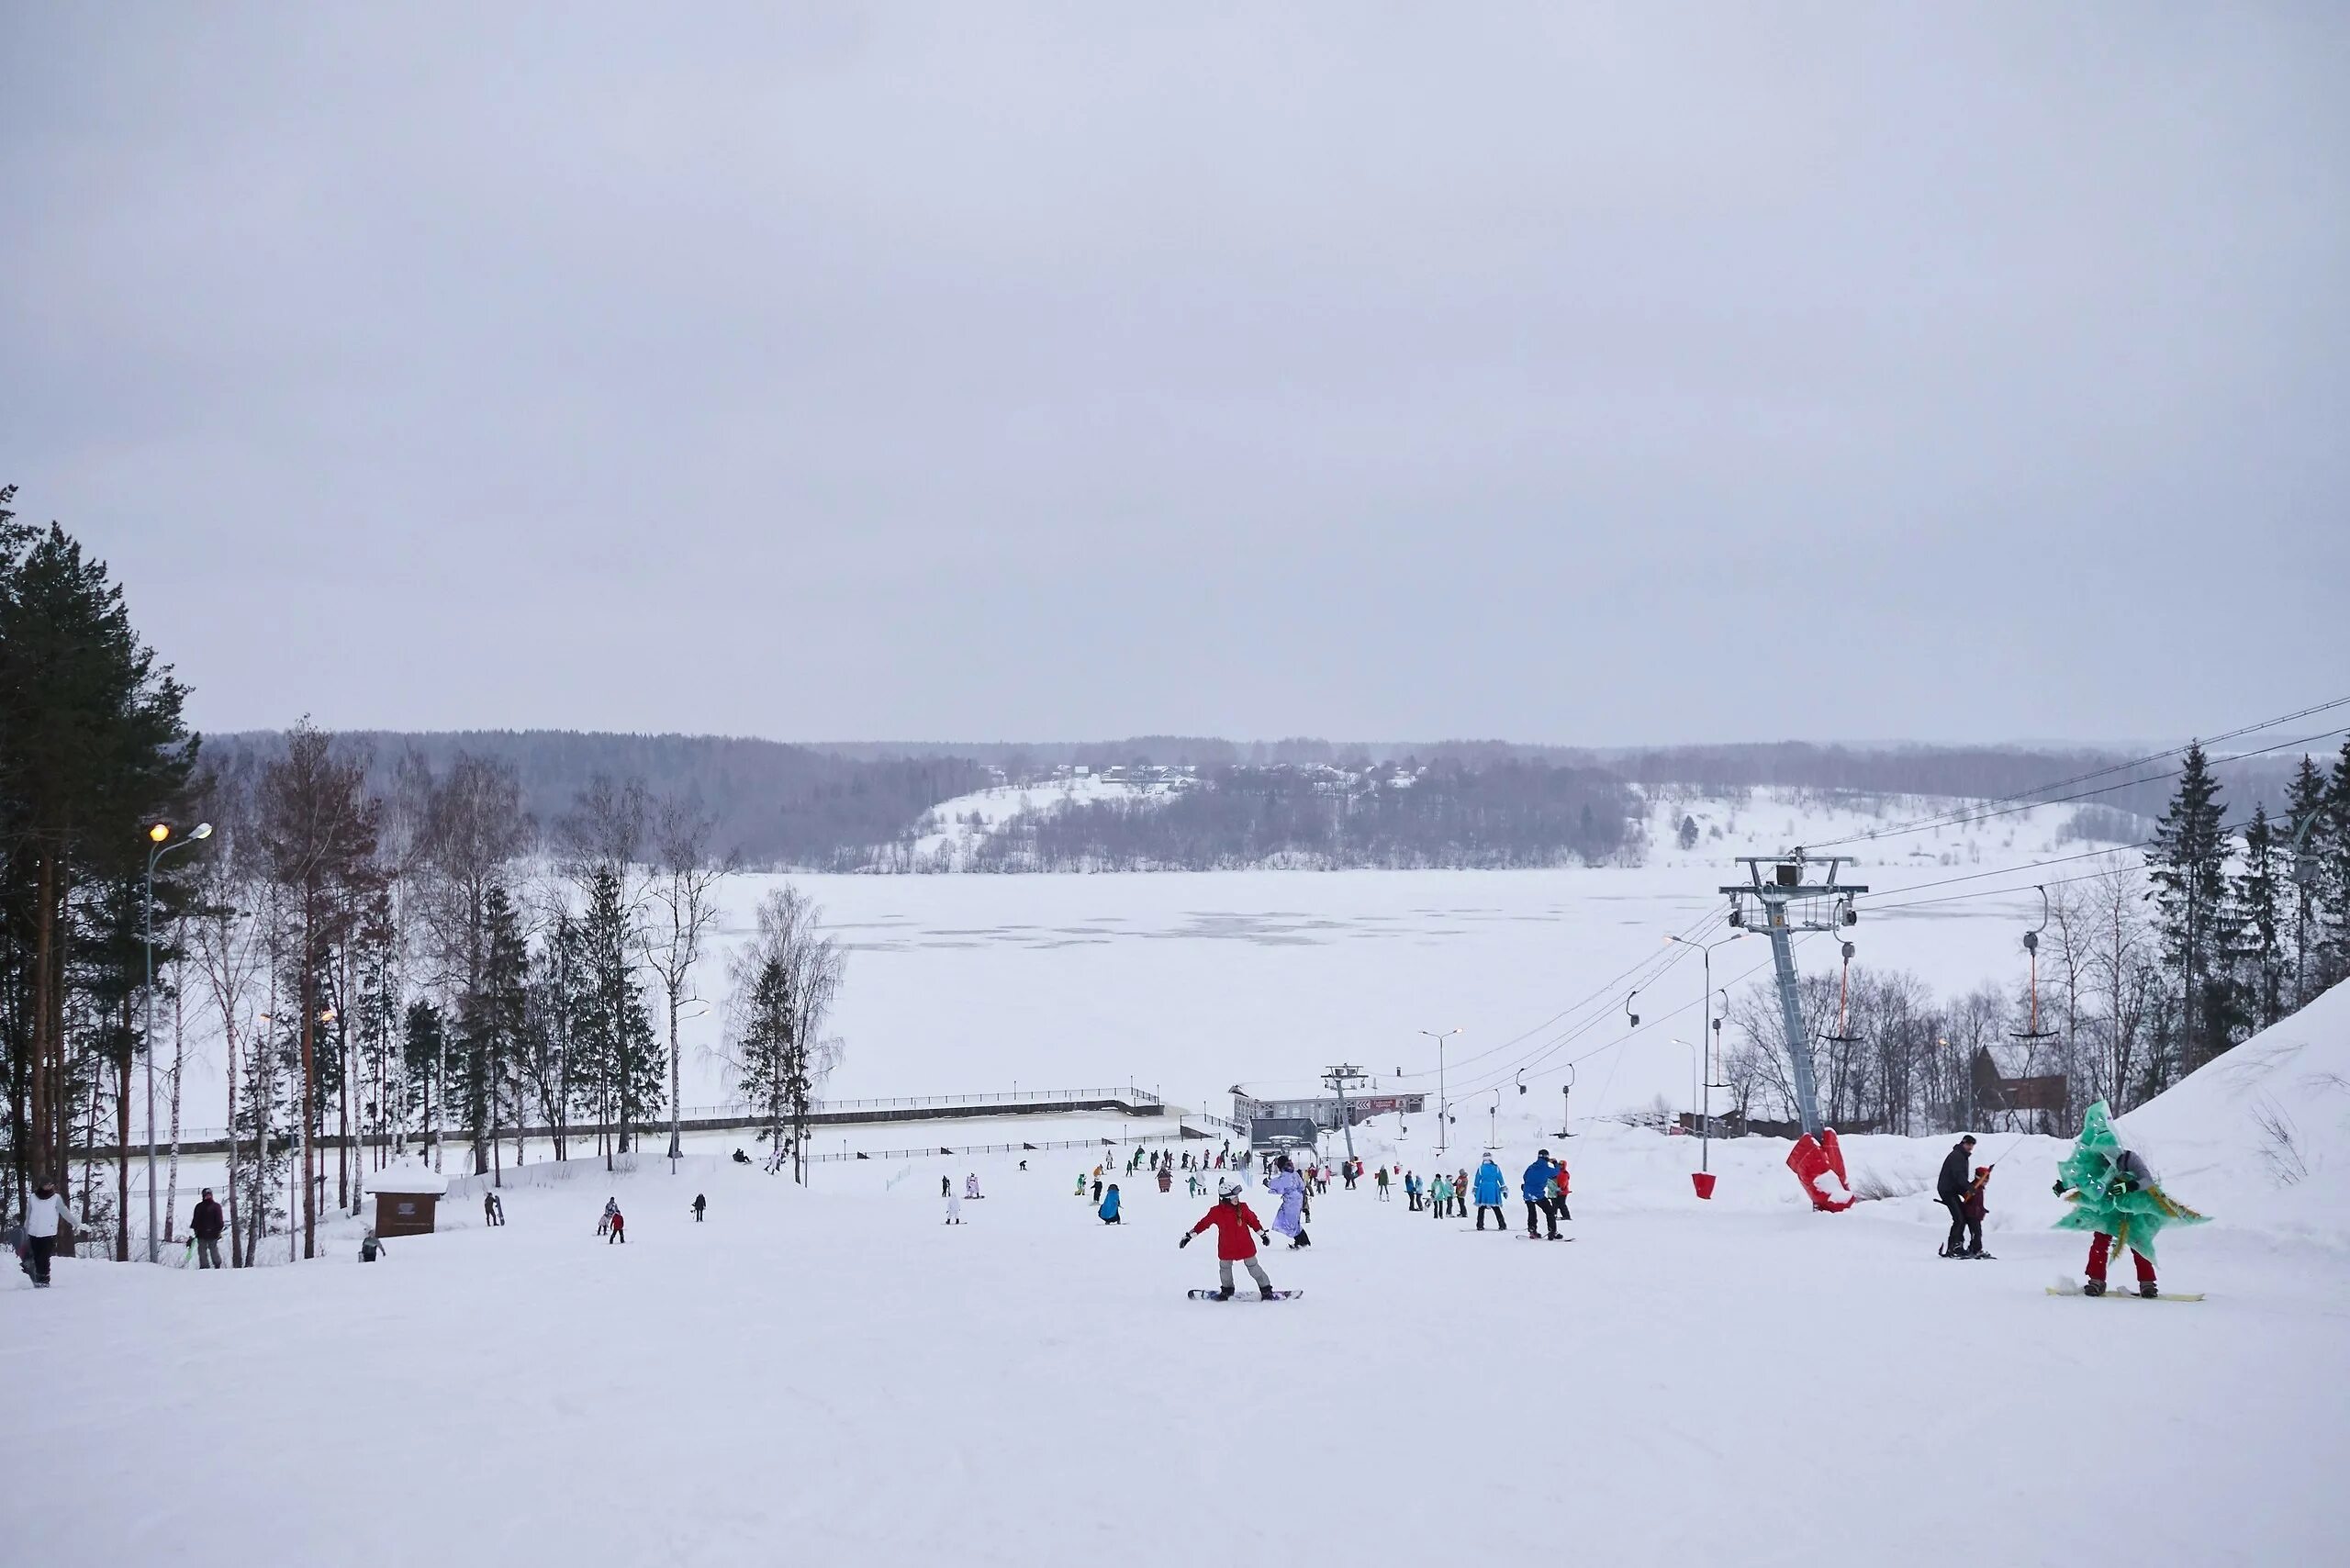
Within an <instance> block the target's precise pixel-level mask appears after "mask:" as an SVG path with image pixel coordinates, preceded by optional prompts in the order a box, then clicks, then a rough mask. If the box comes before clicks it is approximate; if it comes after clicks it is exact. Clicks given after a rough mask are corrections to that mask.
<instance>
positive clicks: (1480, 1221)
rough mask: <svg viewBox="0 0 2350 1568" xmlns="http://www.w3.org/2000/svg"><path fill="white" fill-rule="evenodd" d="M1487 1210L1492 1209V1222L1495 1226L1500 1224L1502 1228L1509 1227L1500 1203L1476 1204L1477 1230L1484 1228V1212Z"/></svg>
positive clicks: (1506, 1216) (1507, 1218) (1507, 1217)
mask: <svg viewBox="0 0 2350 1568" xmlns="http://www.w3.org/2000/svg"><path fill="white" fill-rule="evenodd" d="M1488 1210H1490V1211H1492V1213H1493V1216H1494V1224H1495V1225H1496V1226H1500V1227H1501V1228H1502V1229H1504V1230H1507V1229H1508V1228H1509V1216H1508V1215H1505V1214H1504V1213H1502V1206H1501V1204H1478V1205H1477V1228H1478V1229H1479V1230H1483V1229H1484V1228H1485V1215H1486V1212H1487V1211H1488Z"/></svg>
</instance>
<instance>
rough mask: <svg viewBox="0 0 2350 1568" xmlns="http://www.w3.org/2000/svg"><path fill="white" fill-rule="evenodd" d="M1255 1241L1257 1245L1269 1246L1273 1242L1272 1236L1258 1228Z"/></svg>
mask: <svg viewBox="0 0 2350 1568" xmlns="http://www.w3.org/2000/svg"><path fill="white" fill-rule="evenodd" d="M1257 1242H1258V1245H1259V1246H1262V1247H1270V1246H1271V1245H1272V1244H1273V1238H1271V1237H1270V1236H1268V1235H1266V1234H1265V1233H1264V1232H1263V1231H1261V1230H1260V1231H1259V1232H1258V1233H1257Z"/></svg>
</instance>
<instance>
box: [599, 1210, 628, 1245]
mask: <svg viewBox="0 0 2350 1568" xmlns="http://www.w3.org/2000/svg"><path fill="white" fill-rule="evenodd" d="M627 1240H628V1221H627V1220H625V1219H623V1218H621V1210H620V1205H619V1204H613V1205H612V1234H611V1235H610V1237H608V1238H606V1239H605V1241H604V1245H605V1246H607V1247H610V1245H611V1244H612V1243H613V1242H615V1241H619V1242H623V1243H625V1242H626V1241H627Z"/></svg>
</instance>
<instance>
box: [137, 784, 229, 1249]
mask: <svg viewBox="0 0 2350 1568" xmlns="http://www.w3.org/2000/svg"><path fill="white" fill-rule="evenodd" d="M211 836H212V824H211V823H196V826H195V827H194V828H193V829H191V830H190V831H189V833H188V835H187V836H186V837H185V838H183V839H181V840H180V841H179V842H178V843H177V844H174V843H173V842H172V824H171V823H156V824H155V825H154V826H152V827H151V828H149V829H148V830H147V841H148V842H149V843H150V844H151V845H153V846H154V847H153V848H151V849H150V850H148V851H147V904H146V908H145V910H144V911H143V912H142V913H144V914H145V916H146V937H145V941H146V946H147V1261H149V1262H150V1263H152V1262H156V1261H158V1260H159V1258H158V1249H160V1248H161V1246H162V1234H163V1233H162V1228H161V1227H160V1226H158V1225H157V1224H156V1221H155V862H156V861H158V860H161V859H162V857H164V856H165V855H168V854H169V853H171V852H172V851H173V850H174V849H180V848H184V847H185V846H188V845H191V844H194V843H195V842H196V840H197V839H199V838H210V837H211Z"/></svg>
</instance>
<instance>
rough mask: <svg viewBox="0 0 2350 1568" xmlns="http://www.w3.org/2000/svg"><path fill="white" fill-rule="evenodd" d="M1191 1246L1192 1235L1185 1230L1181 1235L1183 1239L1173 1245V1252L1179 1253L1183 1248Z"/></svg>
mask: <svg viewBox="0 0 2350 1568" xmlns="http://www.w3.org/2000/svg"><path fill="white" fill-rule="evenodd" d="M1191 1244H1192V1233H1191V1232H1190V1231H1188V1230H1187V1231H1185V1232H1184V1233H1183V1239H1182V1240H1181V1241H1179V1242H1177V1243H1176V1244H1175V1250H1176V1251H1178V1252H1181V1250H1183V1249H1184V1248H1186V1247H1189V1246H1190V1245H1191Z"/></svg>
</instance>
